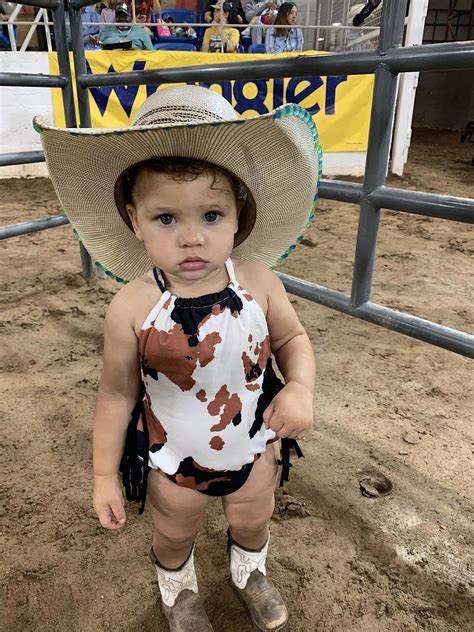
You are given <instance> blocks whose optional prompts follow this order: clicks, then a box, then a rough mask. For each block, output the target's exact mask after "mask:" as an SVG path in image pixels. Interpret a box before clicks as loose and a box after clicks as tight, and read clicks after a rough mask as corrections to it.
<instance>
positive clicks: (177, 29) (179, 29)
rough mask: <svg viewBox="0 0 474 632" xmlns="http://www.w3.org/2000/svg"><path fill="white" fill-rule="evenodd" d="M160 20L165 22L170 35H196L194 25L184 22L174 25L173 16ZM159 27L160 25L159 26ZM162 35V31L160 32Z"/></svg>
mask: <svg viewBox="0 0 474 632" xmlns="http://www.w3.org/2000/svg"><path fill="white" fill-rule="evenodd" d="M160 22H165V23H166V25H167V28H168V30H169V33H168V35H176V36H177V37H196V36H197V35H196V31H195V30H194V29H193V27H192V26H190V25H189V24H187V23H186V22H185V23H184V26H174V20H173V18H172V17H171V16H169V17H167V18H165V19H164V20H160ZM158 28H159V27H158ZM158 35H161V33H158Z"/></svg>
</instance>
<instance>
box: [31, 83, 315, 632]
mask: <svg viewBox="0 0 474 632" xmlns="http://www.w3.org/2000/svg"><path fill="white" fill-rule="evenodd" d="M35 126H36V129H37V130H38V131H39V132H40V133H41V136H42V141H43V146H44V149H45V155H46V159H47V163H48V167H49V171H50V175H51V178H52V181H53V184H54V186H55V188H56V191H57V193H58V196H59V199H60V201H61V203H62V205H63V207H64V210H65V212H66V213H67V215H68V217H69V218H70V220H71V223H72V225H73V227H74V229H75V230H76V231H77V233H78V235H79V236H80V238H81V239H82V241H83V243H84V245H85V246H86V247H87V249H88V250H89V252H90V253H91V254H92V255H93V256H94V257H95V259H96V260H98V261H99V262H100V263H101V264H102V266H103V267H104V269H106V270H107V274H108V275H110V276H112V277H114V278H116V279H118V280H122V281H128V283H127V284H126V285H125V286H124V287H123V288H122V289H120V290H119V292H118V293H117V294H116V296H115V297H114V299H113V300H112V302H111V304H110V306H109V309H108V311H107V315H106V319H105V334H104V361H103V370H102V376H101V379H100V384H99V389H98V395H97V405H96V411H95V421H94V435H93V453H94V456H93V467H94V500H93V502H94V508H95V511H96V512H97V515H98V517H99V520H100V523H101V525H102V526H103V527H105V528H107V529H120V528H122V527H123V526H124V524H125V521H126V516H125V510H124V500H123V495H122V489H121V483H120V480H119V466H120V463H121V461H122V469H124V472H125V478H126V480H127V482H128V483H130V479H129V476H130V471H129V469H128V465H129V464H130V463H133V462H134V461H135V469H136V463H137V460H136V459H137V455H138V457H139V458H140V457H141V458H142V459H144V461H143V462H142V465H143V468H142V469H143V471H144V473H146V472H147V471H148V469H149V470H150V473H149V475H148V480H147V482H146V476H143V477H142V478H141V483H142V484H143V485H145V484H146V487H147V489H148V500H149V504H150V509H151V516H152V519H153V527H154V530H153V542H152V547H151V558H152V560H153V564H154V567H155V569H156V574H157V578H158V584H159V590H160V593H161V598H162V602H163V609H164V613H165V615H166V618H167V620H168V623H169V627H170V630H172V631H173V632H181V631H189V632H191V631H192V632H196V631H199V632H202V631H204V632H206V631H210V630H212V626H211V623H210V621H209V619H208V618H207V615H206V612H205V609H204V606H203V603H202V602H201V600H200V596H199V589H198V583H197V578H196V573H195V568H194V542H195V539H196V536H197V535H198V533H199V530H200V529H201V527H202V524H203V521H204V517H205V510H206V505H207V503H208V501H209V499H210V497H212V496H219V497H220V498H221V501H222V507H223V511H224V514H225V518H226V520H227V523H228V525H229V529H228V542H229V547H228V555H229V563H230V575H231V584H232V586H233V588H234V589H235V591H236V593H237V595H238V596H239V597H240V598H241V599H242V600H243V602H244V603H245V604H246V606H247V608H248V610H249V612H250V615H251V617H252V620H253V622H254V624H255V625H256V627H257V628H258V629H260V630H273V631H282V630H288V625H289V624H288V613H287V609H286V607H285V604H284V602H283V600H282V598H281V596H280V594H279V592H278V590H277V588H276V587H275V586H274V585H273V584H272V582H271V581H270V579H269V577H268V576H267V572H266V566H265V560H266V556H267V551H268V547H269V542H270V535H269V524H270V519H271V516H272V513H273V509H274V489H275V483H276V480H277V469H278V462H279V458H280V452H279V441H280V440H281V439H282V440H283V441H285V442H287V443H288V441H289V440H293V441H294V440H296V439H301V438H304V437H305V435H306V434H307V433H308V431H309V429H310V427H311V425H312V422H313V395H314V373H315V369H314V357H313V352H312V347H311V343H310V341H309V339H308V336H307V334H306V333H305V331H304V329H303V327H302V325H301V323H300V322H299V320H298V317H297V315H296V313H295V311H294V309H293V307H292V305H291V303H290V301H289V300H288V297H287V295H286V293H285V290H284V287H283V285H282V283H281V282H280V281H279V279H278V277H277V276H276V275H275V274H274V273H273V272H271V271H270V270H269V268H270V267H272V266H275V265H276V264H278V263H280V262H282V261H283V260H284V259H285V258H286V257H287V256H288V254H289V253H291V251H292V250H293V249H294V248H295V246H296V244H297V243H298V241H300V240H301V238H302V233H303V231H304V228H305V226H306V225H307V223H308V221H309V222H310V221H312V219H313V207H314V199H315V194H316V190H317V184H318V179H319V175H320V158H321V156H320V148H319V144H318V141H317V133H316V129H315V126H314V124H313V122H312V119H311V117H310V115H309V113H308V112H306V110H304V109H303V108H300V107H299V106H296V105H293V104H291V105H286V106H282V107H281V108H279V109H278V110H276V111H274V112H272V113H270V114H267V115H263V116H258V117H255V118H252V119H245V120H244V119H241V118H240V117H239V116H238V115H237V113H236V112H235V111H234V110H233V108H232V107H231V105H230V104H229V103H228V102H227V101H226V100H225V99H224V98H223V97H221V96H220V95H218V94H217V93H215V92H213V91H211V90H208V89H206V88H201V87H197V86H191V85H187V86H174V87H171V88H165V89H163V90H160V91H158V92H157V93H155V94H154V95H153V96H151V97H149V98H148V99H147V100H146V101H145V102H144V103H143V105H142V106H141V107H140V108H139V110H138V111H137V113H136V115H135V118H134V121H133V125H132V126H131V127H130V128H126V129H119V130H100V129H91V130H85V129H74V130H65V129H56V128H53V127H50V126H48V125H46V124H45V123H43V122H42V121H41V120H38V119H35ZM91 182H94V186H91ZM272 354H273V356H274V357H275V360H276V363H277V365H278V367H279V369H280V371H281V374H282V375H283V378H284V381H285V384H284V385H283V384H282V383H281V382H279V380H278V379H277V377H276V375H275V372H274V370H273V368H272V361H271V355H272ZM130 419H132V421H130ZM143 441H144V442H145V446H144V447H143V445H141V444H143ZM124 444H125V453H124V454H123V452H124ZM138 462H139V461H138ZM136 482H137V481H136V479H135V478H133V467H132V481H131V483H132V484H133V485H135V483H136ZM139 482H140V481H139ZM142 491H146V488H145V489H143V490H142ZM139 495H140V494H139Z"/></svg>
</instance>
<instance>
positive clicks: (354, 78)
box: [49, 50, 374, 152]
mask: <svg viewBox="0 0 474 632" xmlns="http://www.w3.org/2000/svg"><path fill="white" fill-rule="evenodd" d="M300 54H301V53H300ZM303 54H306V55H314V54H317V53H315V52H314V51H307V52H306V53H303ZM281 56H283V55H255V54H252V55H244V54H221V53H194V52H187V51H138V50H137V51H88V52H86V63H87V71H88V72H90V73H91V74H102V73H107V72H130V71H132V70H145V69H146V70H153V69H158V68H177V67H179V66H198V65H204V64H216V63H229V62H237V61H239V62H242V61H253V62H255V61H257V60H259V59H269V58H272V57H281ZM284 56H285V57H291V56H294V53H287V54H285V55H284ZM49 65H50V71H51V74H59V70H58V62H57V55H56V53H49ZM72 65H73V61H72V54H71V66H72ZM167 85H169V84H167ZM200 85H204V86H207V87H210V88H211V89H213V90H216V92H219V93H220V94H222V95H223V96H224V97H225V98H226V99H227V100H228V101H229V102H230V103H231V104H232V105H233V107H234V108H235V109H236V110H237V112H239V113H240V114H241V115H242V116H244V117H250V116H255V115H257V114H264V113H266V112H271V111H272V110H273V109H275V108H276V107H278V106H280V105H283V104H285V103H298V104H299V105H301V106H303V107H304V108H306V109H307V110H309V112H310V113H311V115H312V117H313V120H314V122H315V123H316V125H317V128H318V131H319V135H320V139H321V145H322V147H323V151H326V152H346V151H366V150H367V138H368V132H369V120H370V109H371V102H372V91H373V85H374V76H373V75H333V76H327V77H319V76H315V77H306V78H301V77H293V78H288V79H269V80H267V81H264V80H256V81H253V80H251V81H218V82H201V83H200ZM164 87H166V86H164V85H163V86H160V88H158V89H161V88H164ZM156 90H157V86H156V85H148V86H113V87H104V88H91V89H90V90H89V103H90V110H91V119H92V126H93V127H107V128H114V127H124V126H127V125H130V123H131V120H132V118H133V116H134V114H135V112H136V110H137V108H138V107H139V106H140V105H141V103H143V101H144V100H145V99H146V98H147V97H148V96H150V95H151V94H153V93H154V92H155V91H156ZM52 92H53V107H54V115H55V123H56V125H57V126H58V127H64V126H65V120H64V111H63V105H62V98H61V91H60V90H59V89H53V91H52ZM76 110H77V107H76Z"/></svg>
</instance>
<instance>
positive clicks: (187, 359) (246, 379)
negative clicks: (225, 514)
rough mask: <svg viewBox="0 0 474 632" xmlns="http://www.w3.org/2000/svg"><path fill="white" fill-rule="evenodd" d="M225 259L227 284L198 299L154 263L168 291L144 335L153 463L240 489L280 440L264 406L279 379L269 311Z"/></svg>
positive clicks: (193, 483) (200, 484)
mask: <svg viewBox="0 0 474 632" xmlns="http://www.w3.org/2000/svg"><path fill="white" fill-rule="evenodd" d="M225 265H226V268H227V272H228V275H229V283H228V285H227V287H226V288H225V289H224V290H222V291H221V292H217V293H214V294H206V295H204V296H199V297H196V298H179V297H176V296H173V295H172V294H171V293H170V292H169V291H168V290H167V289H166V286H165V283H164V279H163V276H162V274H161V272H160V271H159V270H158V269H157V268H155V269H154V270H153V273H154V276H155V280H156V282H157V284H158V287H159V288H160V290H161V291H162V296H161V298H160V300H159V301H158V303H157V304H156V305H155V307H154V308H153V309H152V310H151V312H150V314H149V315H148V317H147V318H146V320H145V322H144V323H143V326H142V330H141V333H140V339H139V352H140V362H141V372H142V380H143V384H144V387H145V392H144V400H143V409H142V410H143V413H144V414H143V416H144V418H145V419H144V420H143V421H140V422H139V428H138V429H140V425H142V424H143V423H146V424H147V429H148V445H149V451H148V458H149V466H150V467H151V468H153V469H159V470H161V471H162V472H164V473H165V474H166V475H167V476H168V478H169V479H171V480H172V481H174V482H175V483H176V484H177V485H181V486H182V487H187V488H190V489H196V490H198V491H200V492H203V493H205V494H209V495H211V496H222V495H226V494H230V493H232V492H234V491H236V490H238V489H239V488H240V487H241V486H242V485H243V484H244V483H245V481H246V480H247V478H248V476H249V474H250V472H251V470H252V466H253V463H254V462H255V460H256V459H258V457H259V456H260V454H261V453H263V452H264V451H265V449H266V446H267V443H269V442H272V441H275V440H276V439H277V438H276V435H275V433H274V432H273V430H269V429H267V428H265V425H264V423H263V417H262V415H263V412H264V411H265V409H266V407H267V406H268V404H269V403H270V401H271V400H272V398H273V397H274V396H275V394H276V393H277V392H278V391H279V390H280V389H281V388H282V384H281V382H280V381H279V380H278V378H277V377H276V375H275V373H274V371H273V368H272V363H271V357H270V355H271V350H270V338H269V334H268V327H267V322H266V319H265V315H264V314H263V311H262V309H261V307H260V305H259V304H258V303H257V301H256V300H255V299H253V298H252V297H251V296H250V295H249V294H248V293H247V292H246V291H245V290H244V289H243V288H242V287H240V285H239V284H238V282H237V280H236V278H235V272H234V266H233V264H232V261H231V260H230V259H228V260H227V261H226V264H225ZM142 428H143V425H142Z"/></svg>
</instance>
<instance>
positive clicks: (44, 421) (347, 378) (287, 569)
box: [0, 132, 474, 632]
mask: <svg viewBox="0 0 474 632" xmlns="http://www.w3.org/2000/svg"><path fill="white" fill-rule="evenodd" d="M471 153H472V148H470V147H468V146H466V145H461V144H460V143H459V135H458V134H451V133H439V132H436V133H435V132H417V133H415V134H414V143H413V145H412V150H411V154H410V160H409V164H408V167H407V170H406V176H405V177H404V178H403V179H397V178H390V180H389V182H390V184H391V185H394V186H401V187H404V188H413V189H418V190H425V191H436V192H439V193H445V194H452V195H461V196H471V197H474V186H473V182H474V168H473V167H471V166H470V158H471ZM0 191H1V197H0V217H1V224H2V225H7V224H11V223H15V222H18V221H23V220H27V219H33V218H41V217H44V216H46V215H47V214H55V213H58V212H60V209H59V207H58V202H57V200H56V198H55V195H54V192H53V189H52V187H51V185H50V183H49V181H48V180H10V181H0ZM357 219H358V213H357V208H356V207H354V206H351V205H345V204H341V203H335V202H328V201H325V200H323V201H321V202H320V204H319V211H318V215H317V221H316V223H315V225H314V226H313V227H312V228H311V229H310V230H309V232H308V235H307V236H308V238H309V241H308V242H307V244H308V245H302V246H300V247H299V248H298V250H297V252H296V254H294V255H293V256H292V257H290V259H289V260H288V262H287V264H286V265H285V266H284V268H282V270H283V271H284V272H287V273H289V274H292V275H295V276H299V277H302V278H304V279H307V280H308V281H314V282H316V283H319V284H321V285H325V286H327V287H332V288H334V289H337V290H340V291H344V292H348V291H349V290H350V282H351V272H352V261H353V255H354V246H355V236H356V229H357ZM1 250H2V279H1V290H2V292H1V321H0V336H1V341H0V355H1V357H2V360H1V364H2V378H1V393H2V396H1V403H0V411H1V416H2V426H1V431H0V432H1V434H0V447H1V450H2V460H1V465H0V468H1V469H0V481H1V482H0V486H1V488H0V496H1V499H2V502H1V511H0V514H1V515H0V522H1V524H0V526H1V534H0V555H1V561H0V568H1V578H0V582H1V585H2V591H3V599H4V606H3V613H2V615H1V617H2V618H1V619H0V628H1V629H2V630H5V631H9V632H17V631H18V632H20V631H21V632H24V631H25V630H31V631H39V630H41V631H42V632H43V631H45V630H46V631H48V632H50V631H58V632H63V631H64V632H66V631H67V632H70V631H71V630H73V631H81V632H101V631H104V632H105V631H109V630H110V631H112V630H114V631H117V630H120V631H127V632H132V631H136V630H144V631H151V630H166V626H165V623H164V619H163V616H162V613H161V609H160V605H159V599H158V590H157V586H156V580H155V577H154V573H153V570H152V568H151V566H150V564H149V562H148V558H147V556H148V550H149V540H150V521H149V516H148V511H146V513H145V516H142V517H140V516H138V515H137V512H136V509H135V508H134V507H129V508H128V522H127V525H126V527H125V528H124V529H123V530H121V531H120V532H118V533H112V532H106V531H105V530H103V529H102V528H101V527H100V526H99V523H98V521H97V519H96V517H95V515H94V512H93V510H92V507H91V489H92V487H91V484H92V481H91V418H92V410H93V406H94V396H95V391H96V387H97V381H98V376H99V370H100V363H101V357H100V355H101V346H102V319H103V316H104V312H105V310H106V306H107V304H108V303H109V301H110V299H111V297H112V296H113V294H114V293H115V292H116V291H117V289H118V286H117V285H116V284H115V283H114V282H112V281H110V280H103V279H91V280H84V279H83V278H82V276H81V274H80V261H79V252H78V246H77V242H76V241H75V240H74V238H73V236H72V234H71V231H70V228H69V227H67V226H65V227H61V228H55V229H53V230H48V231H43V232H40V233H35V234H31V235H28V236H22V237H18V238H15V239H9V240H6V241H3V242H2V243H1ZM473 255H474V240H473V229H472V227H471V226H468V225H465V224H460V223H453V222H448V221H443V220H432V219H430V218H423V217H418V216H415V215H409V214H402V213H399V214H395V213H390V212H384V213H383V215H382V220H381V227H380V237H379V245H378V255H377V263H376V272H375V277H374V292H373V300H374V301H375V302H378V303H381V304H384V305H388V306H390V307H394V308H399V309H402V310H404V311H408V312H410V313H413V314H416V315H417V316H421V317H425V318H430V319H432V320H435V321H437V322H442V323H443V324H445V325H448V326H451V327H454V328H457V329H461V330H464V331H467V332H471V333H472V331H473V329H474V327H473V309H472V299H473V273H472V270H473V268H472V257H473ZM292 300H293V302H294V305H295V308H296V309H297V311H298V313H299V315H300V317H301V319H302V321H303V323H304V325H305V326H306V328H307V330H308V332H309V334H310V336H311V339H312V341H313V343H314V351H315V354H316V360H317V366H318V387H317V394H316V418H315V427H314V430H313V431H312V433H311V434H310V435H309V436H308V438H307V439H306V441H305V442H304V444H303V449H304V452H305V457H306V458H305V459H302V460H301V461H300V462H299V463H297V465H295V467H294V468H293V471H292V479H291V481H290V483H289V485H288V486H287V488H286V489H285V490H284V491H280V492H279V494H278V498H277V510H276V512H275V516H274V520H273V524H272V546H271V552H270V555H269V563H268V568H269V572H270V574H271V576H272V577H273V579H274V581H275V583H276V585H277V586H278V587H279V589H280V590H281V592H282V594H283V595H284V597H285V599H286V602H287V604H288V607H289V611H290V615H291V622H292V630H293V632H301V631H303V632H312V631H321V632H323V631H324V632H356V631H361V632H382V631H391V632H393V631H400V632H402V631H403V632H409V631H411V630H430V631H439V632H441V631H442V632H448V631H449V632H453V631H462V632H467V630H470V629H472V627H471V626H472V621H473V620H474V608H473V602H472V592H473V590H472V589H473V586H474V581H473V580H474V577H473V574H472V559H471V560H470V558H469V555H470V550H471V551H472V548H471V545H472V540H471V537H472V532H471V531H470V527H471V520H472V487H470V484H471V481H472V467H471V464H472V457H473V452H474V436H473V434H472V424H471V423H470V422H472V416H473V415H472V413H473V404H474V397H473V391H474V389H473V386H474V384H473V379H472V378H473V373H472V364H471V363H470V361H469V360H468V359H467V358H464V357H462V356H460V355H456V354H454V353H450V352H448V351H444V350H442V349H438V348H435V347H433V346H430V345H428V344H425V343H422V342H418V341H416V340H413V339H411V338H407V337H404V336H402V335H400V334H396V333H393V332H390V331H387V330H385V329H382V328H380V327H377V326H375V325H370V324H368V323H364V322H362V321H358V320H356V319H353V318H350V317H348V316H345V315H342V314H340V313H338V312H334V311H331V310H329V309H327V308H324V307H321V306H318V305H316V304H313V303H311V302H307V301H305V300H302V299H299V298H298V299H296V300H295V299H292ZM368 468H369V469H371V470H373V469H375V470H376V471H378V472H380V473H382V474H384V475H385V476H386V477H388V478H389V479H390V481H391V482H392V484H393V489H392V491H391V493H389V494H388V495H386V496H383V497H378V498H373V497H367V496H364V495H363V494H362V493H361V488H360V485H359V481H360V479H362V478H364V476H365V475H364V471H365V470H367V469H368ZM369 492H370V488H369ZM196 558H197V569H198V576H199V579H200V583H201V592H202V595H203V597H204V600H205V605H206V608H207V611H208V613H209V616H210V619H211V621H212V623H213V625H214V628H215V630H216V632H237V631H238V632H246V631H250V630H251V629H252V627H251V624H250V622H249V619H248V617H247V614H246V613H245V612H244V610H243V607H242V605H241V604H240V603H239V602H238V601H237V599H236V598H235V596H234V594H233V592H232V591H231V588H230V587H229V583H228V570H227V563H226V554H225V524H224V521H223V518H222V515H221V511H220V507H219V502H218V501H217V500H216V501H214V502H212V503H211V506H210V510H209V513H208V519H207V523H206V526H205V529H204V530H203V532H202V534H201V535H200V537H199V539H198V542H197V549H196Z"/></svg>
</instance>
